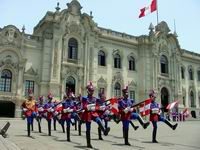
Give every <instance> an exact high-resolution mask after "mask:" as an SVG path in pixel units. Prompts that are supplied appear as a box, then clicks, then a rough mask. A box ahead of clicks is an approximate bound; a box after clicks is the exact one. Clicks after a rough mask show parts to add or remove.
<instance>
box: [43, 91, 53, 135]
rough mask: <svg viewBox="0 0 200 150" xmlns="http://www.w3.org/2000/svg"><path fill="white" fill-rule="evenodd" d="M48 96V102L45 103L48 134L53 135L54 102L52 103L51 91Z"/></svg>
mask: <svg viewBox="0 0 200 150" xmlns="http://www.w3.org/2000/svg"><path fill="white" fill-rule="evenodd" d="M47 98H48V102H47V103H46V104H45V105H44V112H45V113H46V120H47V123H48V135H49V136H51V122H52V119H53V113H54V103H52V99H53V95H52V94H51V93H49V94H48V95H47Z"/></svg>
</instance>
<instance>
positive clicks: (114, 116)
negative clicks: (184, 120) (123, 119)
mask: <svg viewBox="0 0 200 150" xmlns="http://www.w3.org/2000/svg"><path fill="white" fill-rule="evenodd" d="M113 120H114V121H115V122H116V123H117V124H118V123H119V122H120V118H119V117H118V116H116V115H113Z"/></svg>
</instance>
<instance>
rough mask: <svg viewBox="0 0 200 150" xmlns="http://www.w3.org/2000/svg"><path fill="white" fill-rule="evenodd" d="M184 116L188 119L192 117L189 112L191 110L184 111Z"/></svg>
mask: <svg viewBox="0 0 200 150" xmlns="http://www.w3.org/2000/svg"><path fill="white" fill-rule="evenodd" d="M183 115H185V117H186V118H187V117H189V116H190V112H189V109H188V108H185V109H184V110H183Z"/></svg>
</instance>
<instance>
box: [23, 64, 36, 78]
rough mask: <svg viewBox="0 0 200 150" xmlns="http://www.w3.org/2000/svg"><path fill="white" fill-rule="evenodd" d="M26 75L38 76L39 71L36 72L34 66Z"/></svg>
mask: <svg viewBox="0 0 200 150" xmlns="http://www.w3.org/2000/svg"><path fill="white" fill-rule="evenodd" d="M25 73H26V74H29V75H32V76H36V75H37V74H38V73H37V71H35V70H34V69H33V67H32V66H31V67H30V68H29V69H28V70H27V71H26V72H25Z"/></svg>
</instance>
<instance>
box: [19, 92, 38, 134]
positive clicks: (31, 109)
mask: <svg viewBox="0 0 200 150" xmlns="http://www.w3.org/2000/svg"><path fill="white" fill-rule="evenodd" d="M28 94H29V95H28V99H27V100H25V101H24V102H23V103H22V105H21V106H22V111H23V113H24V115H25V117H26V118H27V132H28V136H30V135H31V126H32V127H33V119H34V118H35V117H36V112H37V107H36V102H35V100H34V99H33V93H32V91H31V90H29V91H28ZM32 129H33V128H32Z"/></svg>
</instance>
